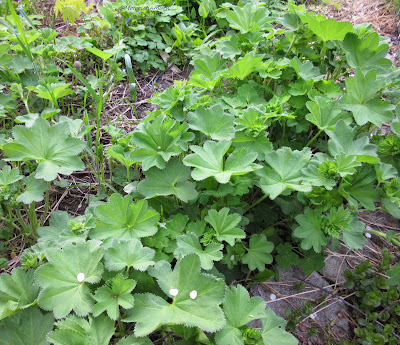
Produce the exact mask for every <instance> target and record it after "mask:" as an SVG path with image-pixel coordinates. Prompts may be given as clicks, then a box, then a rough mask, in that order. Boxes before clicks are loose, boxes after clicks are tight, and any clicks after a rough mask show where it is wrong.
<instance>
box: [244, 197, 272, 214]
mask: <svg viewBox="0 0 400 345" xmlns="http://www.w3.org/2000/svg"><path fill="white" fill-rule="evenodd" d="M267 197H268V195H267V194H264V195H263V196H262V197H261V198H259V199H258V200H257V201H256V202H255V203H253V204H251V205H249V206H247V207H246V208H245V209H244V213H246V212H248V211H250V210H251V209H252V208H253V207H255V206H257V205H258V204H260V203H261V202H263V201H264V200H265V199H266V198H267Z"/></svg>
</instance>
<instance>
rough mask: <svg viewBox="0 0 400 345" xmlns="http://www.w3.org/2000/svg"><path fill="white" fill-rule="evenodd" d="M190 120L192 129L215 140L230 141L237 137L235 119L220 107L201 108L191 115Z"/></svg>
mask: <svg viewBox="0 0 400 345" xmlns="http://www.w3.org/2000/svg"><path fill="white" fill-rule="evenodd" d="M188 120H189V127H190V128H191V129H194V130H196V131H200V132H202V133H204V134H205V135H207V136H209V137H211V139H213V140H224V139H225V140H230V139H232V138H233V137H234V136H235V129H234V127H233V121H234V120H235V118H234V117H233V116H232V115H228V114H225V113H224V111H223V109H222V107H221V106H220V105H214V106H213V107H211V108H208V109H205V108H204V107H203V106H200V107H198V108H196V111H195V112H194V113H189V115H188Z"/></svg>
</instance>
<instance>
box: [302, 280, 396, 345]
mask: <svg viewBox="0 0 400 345" xmlns="http://www.w3.org/2000/svg"><path fill="white" fill-rule="evenodd" d="M300 280H301V281H302V282H303V283H305V284H308V285H311V286H313V287H315V288H317V289H319V290H321V291H324V292H326V293H327V294H328V295H330V296H332V297H333V298H336V299H338V300H339V301H341V302H342V303H344V304H346V305H347V306H349V307H351V308H352V309H354V310H356V311H358V312H359V313H360V314H361V315H363V316H364V317H365V318H367V314H365V313H364V312H363V311H362V310H361V309H359V308H358V307H356V306H355V305H353V304H351V303H350V302H347V301H346V300H345V299H344V298H343V297H341V296H338V295H336V293H334V292H331V291H327V290H325V288H321V287H319V286H317V285H314V284H313V283H310V282H308V281H306V280H304V279H301V278H300ZM374 322H375V323H376V324H377V325H379V326H381V327H382V328H385V325H384V324H382V323H381V322H379V321H377V320H374ZM392 334H393V335H394V336H395V337H396V338H397V339H400V336H399V335H397V334H396V333H395V332H392Z"/></svg>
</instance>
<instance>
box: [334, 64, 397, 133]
mask: <svg viewBox="0 0 400 345" xmlns="http://www.w3.org/2000/svg"><path fill="white" fill-rule="evenodd" d="M376 74H377V72H376V70H372V71H369V72H368V73H367V74H365V75H364V74H363V72H361V70H360V69H357V70H356V73H355V75H354V78H347V79H346V90H347V94H346V95H344V97H343V98H342V100H341V101H340V104H341V106H342V107H343V108H344V109H346V110H349V111H351V112H352V114H353V116H354V119H355V120H356V122H357V124H358V125H359V126H363V125H365V124H366V123H367V122H371V123H373V124H374V125H375V126H377V127H381V126H382V123H383V122H390V121H391V120H392V119H393V116H394V115H393V110H394V109H396V106H395V105H394V104H390V103H387V102H383V101H380V100H377V99H375V95H376V93H377V92H378V91H380V90H381V89H382V88H384V87H385V86H386V82H385V80H383V79H377V78H376Z"/></svg>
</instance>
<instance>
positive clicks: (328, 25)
mask: <svg viewBox="0 0 400 345" xmlns="http://www.w3.org/2000/svg"><path fill="white" fill-rule="evenodd" d="M321 17H322V16H316V15H315V14H314V13H312V12H307V14H306V17H300V18H301V19H302V20H303V21H305V22H306V23H307V24H308V27H309V28H310V29H311V30H312V31H313V32H314V33H315V34H316V35H317V36H318V37H320V38H321V39H322V40H323V41H325V42H326V41H330V40H335V41H343V40H344V38H345V37H346V35H347V34H348V33H349V32H353V31H354V29H353V25H352V24H351V23H350V22H338V21H337V20H335V19H326V18H325V17H322V18H321Z"/></svg>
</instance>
